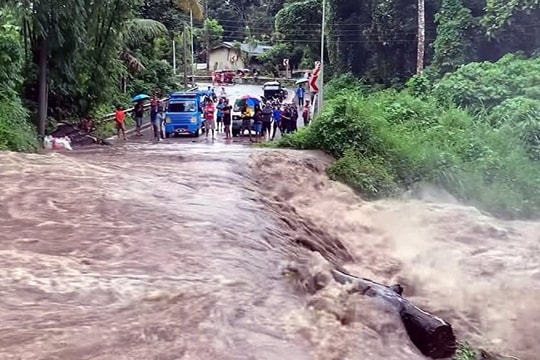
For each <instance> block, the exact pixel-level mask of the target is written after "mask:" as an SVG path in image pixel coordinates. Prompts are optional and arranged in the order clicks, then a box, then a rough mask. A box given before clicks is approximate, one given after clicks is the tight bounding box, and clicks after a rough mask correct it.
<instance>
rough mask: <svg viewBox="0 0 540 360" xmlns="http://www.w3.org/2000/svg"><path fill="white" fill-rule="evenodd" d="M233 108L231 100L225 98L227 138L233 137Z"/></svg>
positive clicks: (224, 119)
mask: <svg viewBox="0 0 540 360" xmlns="http://www.w3.org/2000/svg"><path fill="white" fill-rule="evenodd" d="M231 110H232V107H231V105H229V100H228V99H225V101H224V103H223V126H224V130H225V139H227V140H230V139H232V136H231V122H232V121H231Z"/></svg>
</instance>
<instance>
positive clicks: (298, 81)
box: [296, 79, 309, 85]
mask: <svg viewBox="0 0 540 360" xmlns="http://www.w3.org/2000/svg"><path fill="white" fill-rule="evenodd" d="M307 82H309V79H300V80H296V85H300V84H305V83H307Z"/></svg>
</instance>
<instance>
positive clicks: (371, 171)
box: [328, 150, 398, 199]
mask: <svg viewBox="0 0 540 360" xmlns="http://www.w3.org/2000/svg"><path fill="white" fill-rule="evenodd" d="M328 175H330V178H332V179H334V180H340V181H342V182H343V183H345V184H347V185H349V186H350V187H351V188H353V189H354V190H356V191H358V192H360V193H362V194H363V195H364V196H365V197H366V198H367V199H375V198H377V197H380V196H381V195H384V196H389V195H392V194H395V193H397V190H398V186H397V184H396V182H395V180H394V175H393V174H391V173H390V170H389V169H388V167H387V166H386V164H385V163H384V161H383V160H382V159H377V158H372V159H368V158H365V157H361V156H359V155H358V153H356V152H355V151H354V150H346V151H345V154H344V155H343V157H341V158H340V159H338V160H337V161H335V162H334V163H333V164H331V165H330V166H329V167H328Z"/></svg>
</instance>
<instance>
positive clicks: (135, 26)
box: [120, 0, 204, 72]
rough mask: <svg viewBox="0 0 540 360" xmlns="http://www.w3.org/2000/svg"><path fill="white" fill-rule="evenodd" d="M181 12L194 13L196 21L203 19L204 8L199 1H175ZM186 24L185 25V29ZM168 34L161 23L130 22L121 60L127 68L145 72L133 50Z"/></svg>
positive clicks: (144, 20) (146, 20)
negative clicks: (145, 42)
mask: <svg viewBox="0 0 540 360" xmlns="http://www.w3.org/2000/svg"><path fill="white" fill-rule="evenodd" d="M174 5H176V6H177V7H178V8H179V9H180V10H181V11H183V12H186V13H192V14H193V17H194V18H195V19H198V20H200V19H202V18H203V16H204V14H203V7H202V5H201V3H200V2H199V0H174ZM185 26H186V24H185V23H184V29H185ZM166 32H167V28H166V27H165V25H163V24H162V23H161V22H159V21H156V20H151V19H133V20H131V21H129V23H128V24H127V27H126V31H125V33H124V39H123V48H122V50H121V51H120V59H121V60H122V61H124V63H125V65H126V67H127V68H128V69H129V70H130V71H133V72H139V71H142V70H144V64H143V63H142V62H141V61H140V59H138V58H137V57H136V56H135V53H134V51H133V49H136V48H137V47H139V46H140V45H141V44H142V43H143V42H144V41H146V40H148V39H153V38H156V37H158V36H160V35H163V34H165V33H166Z"/></svg>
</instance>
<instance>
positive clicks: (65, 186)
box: [0, 139, 540, 360]
mask: <svg viewBox="0 0 540 360" xmlns="http://www.w3.org/2000/svg"><path fill="white" fill-rule="evenodd" d="M177 140H178V141H177ZM328 162H329V159H328V158H327V157H326V156H324V155H321V154H318V153H309V152H297V151H277V150H264V149H256V148H253V147H248V146H243V145H239V144H225V143H223V142H221V141H220V140H218V141H216V142H215V143H212V142H208V143H206V142H204V141H203V142H201V143H186V141H185V140H179V139H168V141H165V142H163V143H160V144H152V143H151V142H150V141H148V140H139V142H138V143H134V142H127V143H125V144H118V145H117V146H114V147H101V148H85V149H82V150H77V151H74V152H72V153H67V154H60V153H51V154H46V155H28V154H17V153H0V179H2V187H1V188H0V228H1V229H2V231H1V232H0V263H1V264H2V265H1V266H0V292H1V294H2V296H0V309H2V311H1V312H0V324H1V325H0V359H1V360H4V359H6V360H7V359H18V360H20V359H24V360H36V359H40V360H41V359H43V360H53V359H58V360H60V359H62V360H72V359H73V360H86V359H88V360H89V359H92V360H97V359H99V360H105V359H107V360H108V359H111V360H115V359H126V360H138V359H141V360H143V359H144V360H148V359H152V360H153V359H156V360H158V359H159V360H161V359H163V360H164V359H171V360H180V359H195V360H207V359H220V360H221V359H223V360H228V359H231V360H233V359H239V360H240V359H241V360H244V359H245V360H250V359H256V360H266V359H272V360H273V359H280V360H282V359H287V360H288V359H290V360H302V359H317V360H319V359H320V360H345V359H363V360H364V359H368V360H383V359H385V360H386V359H392V360H400V359H424V357H422V356H421V355H420V354H419V353H418V351H417V350H416V349H415V348H414V346H412V344H411V343H410V341H409V339H408V337H407V335H406V333H405V332H404V330H403V329H402V326H401V324H400V322H399V321H397V319H396V317H395V315H394V314H392V313H389V312H387V311H386V310H385V309H384V308H381V306H380V304H378V303H376V302H374V301H373V300H372V299H370V298H366V297H361V296H359V295H349V294H348V293H347V291H346V289H344V287H342V286H339V285H337V284H335V283H333V282H330V283H328V285H327V286H326V287H324V288H323V289H322V290H320V291H314V282H315V280H317V281H318V280H321V279H322V280H324V279H326V281H328V280H327V279H328V272H329V269H330V268H331V267H332V265H333V264H340V265H343V266H345V267H346V268H347V269H349V271H351V272H352V273H355V274H358V275H360V276H364V277H371V278H373V279H374V280H377V281H380V282H384V283H394V282H400V283H402V284H403V285H404V288H405V292H404V295H405V296H407V297H408V298H410V299H411V300H412V301H414V302H415V303H416V304H418V305H419V306H421V307H423V308H425V309H427V310H429V311H431V312H433V313H434V314H437V315H439V316H441V317H443V318H445V319H446V320H448V321H450V322H451V323H452V324H453V326H454V328H455V330H456V333H457V335H458V336H459V337H460V338H464V339H467V340H469V341H471V342H473V343H474V344H475V345H478V346H482V347H485V348H487V349H489V350H496V351H500V352H503V353H506V354H511V355H514V356H519V358H520V359H522V360H535V359H537V358H538V355H537V354H538V353H540V345H539V344H538V341H536V334H538V333H540V303H539V302H538V298H539V297H540V271H539V269H540V259H539V256H538V251H539V250H540V238H539V237H540V235H539V234H540V222H519V221H512V222H505V221H500V220H496V219H493V218H491V217H489V216H486V215H484V214H481V213H480V212H479V211H477V210H476V209H474V208H469V207H465V206H462V205H459V204H456V203H453V202H451V201H448V199H446V200H444V201H443V200H442V197H441V196H440V194H439V193H437V192H433V191H432V192H430V193H426V194H425V195H424V196H423V199H422V200H419V199H404V200H385V201H378V202H365V201H363V200H362V199H360V198H359V197H357V196H356V195H354V194H353V193H352V191H351V190H350V189H348V188H347V187H345V186H343V185H341V184H338V183H335V182H333V181H330V180H329V179H328V178H327V177H326V175H325V173H324V168H325V166H326V165H327V164H328ZM290 269H294V270H295V273H296V275H294V276H293V275H292V272H291V271H289V270H290Z"/></svg>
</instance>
